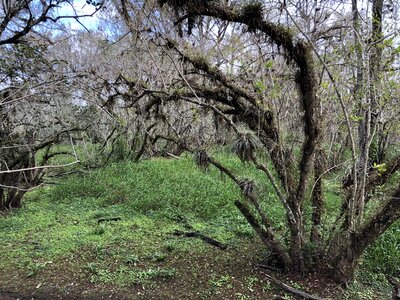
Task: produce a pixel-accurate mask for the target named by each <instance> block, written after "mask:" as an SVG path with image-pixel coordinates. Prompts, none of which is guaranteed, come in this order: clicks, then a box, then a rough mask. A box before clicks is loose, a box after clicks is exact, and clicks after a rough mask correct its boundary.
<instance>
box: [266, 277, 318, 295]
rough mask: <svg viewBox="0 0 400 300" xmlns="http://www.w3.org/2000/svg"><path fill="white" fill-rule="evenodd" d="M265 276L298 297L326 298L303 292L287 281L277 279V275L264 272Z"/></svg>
mask: <svg viewBox="0 0 400 300" xmlns="http://www.w3.org/2000/svg"><path fill="white" fill-rule="evenodd" d="M263 274H264V276H265V277H267V279H268V280H269V281H270V282H272V283H273V284H275V285H276V286H277V287H279V288H281V289H282V290H284V291H286V292H289V293H291V294H293V295H295V296H297V297H301V298H303V299H308V300H324V298H321V297H318V296H314V295H311V294H309V293H306V292H303V291H301V290H299V289H296V288H294V287H292V286H290V285H287V284H286V283H283V282H282V281H280V280H278V279H276V278H275V277H273V276H271V275H269V274H266V273H263Z"/></svg>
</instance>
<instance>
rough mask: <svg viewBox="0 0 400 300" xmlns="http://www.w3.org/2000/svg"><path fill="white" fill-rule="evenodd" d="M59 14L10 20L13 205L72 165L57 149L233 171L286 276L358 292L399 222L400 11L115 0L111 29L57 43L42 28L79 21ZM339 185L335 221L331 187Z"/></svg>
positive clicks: (7, 82)
mask: <svg viewBox="0 0 400 300" xmlns="http://www.w3.org/2000/svg"><path fill="white" fill-rule="evenodd" d="M16 3H19V2H16ZM29 3H31V2H29ZM33 3H36V2H35V1H32V5H33ZM43 3H47V2H43ZM43 3H42V5H43V7H42V10H37V9H35V10H34V9H33V7H32V8H30V6H29V5H28V6H23V7H22V6H21V7H19V6H18V5H17V6H15V7H13V8H10V9H9V10H8V11H7V10H4V12H5V13H4V15H3V16H2V17H3V20H2V23H1V24H2V25H1V27H0V28H1V29H2V31H0V37H1V41H3V42H1V43H2V45H5V46H2V48H1V52H2V54H4V56H3V57H7V59H1V61H0V62H1V65H2V69H1V72H2V78H3V79H2V82H1V84H2V92H1V95H2V96H1V100H0V101H1V103H0V105H1V106H0V113H1V118H2V119H1V132H0V134H1V136H2V137H7V139H4V138H2V139H1V143H0V147H1V153H0V159H1V173H0V179H1V181H0V183H1V186H0V193H1V194H0V197H1V198H0V199H1V205H2V206H3V207H19V206H20V205H21V199H22V196H23V194H24V193H25V192H26V191H27V190H29V189H30V188H31V187H34V186H37V185H38V184H40V182H41V180H42V177H43V175H44V174H45V170H46V168H42V167H40V166H41V165H45V164H46V163H47V161H49V160H50V159H51V158H52V157H54V156H55V155H57V154H60V153H62V151H61V152H60V151H58V152H57V151H52V150H51V146H53V145H54V144H70V145H72V146H74V145H76V143H78V142H79V141H80V142H84V143H87V144H90V145H96V147H94V148H93V151H94V153H95V156H97V155H98V154H104V155H103V157H104V159H103V160H102V161H101V163H107V162H109V161H112V160H113V159H129V160H134V161H139V160H140V159H142V158H146V157H150V156H154V155H170V156H174V157H175V156H179V155H180V154H181V153H182V152H183V151H189V152H192V153H193V155H194V157H195V161H196V162H197V163H198V164H199V165H200V166H201V167H202V168H204V169H207V168H208V167H209V166H214V167H216V168H218V169H219V170H220V171H221V172H223V173H225V174H226V175H227V176H228V177H229V178H230V179H232V180H233V181H234V182H235V183H236V184H237V186H238V188H240V189H241V190H242V194H243V197H242V199H232V201H233V202H234V203H235V205H236V206H237V208H238V209H239V210H240V212H241V213H242V214H243V215H244V216H245V217H246V219H247V220H248V222H249V224H250V225H251V226H252V227H253V228H254V230H255V231H256V232H257V234H258V235H259V237H260V238H261V240H262V241H263V242H264V244H265V246H266V247H267V248H268V249H269V251H270V252H271V253H272V256H271V257H273V260H271V264H272V263H273V264H274V267H278V268H281V269H283V270H292V271H298V272H303V273H304V272H309V271H317V272H325V273H327V274H329V275H330V276H331V277H332V278H334V279H335V280H337V281H339V282H347V281H348V280H350V279H351V278H352V276H353V273H354V270H355V268H356V266H357V263H358V261H359V259H360V257H361V255H362V254H363V253H364V251H365V249H366V248H367V247H368V246H370V245H371V244H372V243H373V242H374V241H375V240H376V239H377V238H378V237H379V236H380V235H381V234H383V233H384V232H385V230H387V229H388V228H389V226H391V225H392V224H393V223H394V222H395V221H396V220H398V219H399V217H400V200H399V199H400V186H399V183H398V178H399V177H398V176H399V173H398V171H399V168H400V153H399V142H400V140H399V136H400V135H399V130H400V128H399V125H400V124H399V121H398V119H399V113H400V109H399V107H400V105H399V100H398V97H397V96H396V95H398V92H399V86H400V85H399V77H398V58H399V53H400V50H399V49H400V48H399V44H398V40H397V39H396V38H395V36H396V33H397V31H398V28H396V27H395V26H394V24H395V23H394V22H395V20H396V18H397V16H396V14H395V13H396V11H395V9H394V8H395V6H394V4H393V5H392V4H390V3H385V2H384V1H383V0H374V1H372V2H370V1H365V3H364V2H363V1H362V3H358V1H352V5H351V6H349V5H343V4H341V3H334V2H332V1H328V0H320V1H314V2H313V3H309V2H307V1H298V2H293V3H291V2H290V3H289V2H288V3H287V2H280V1H276V3H275V2H271V1H268V2H266V1H265V2H263V1H248V2H247V1H245V2H243V1H237V2H235V1H231V2H230V1H195V0H193V1H173V0H170V1H168V0H165V1H122V0H121V1H119V0H114V1H111V2H104V3H102V4H100V3H99V4H97V3H95V6H96V7H98V8H99V12H98V18H99V20H100V21H99V22H100V26H101V28H100V29H101V30H98V31H95V30H93V31H95V32H85V31H81V32H78V33H76V35H71V34H67V33H65V32H64V33H63V32H60V33H59V34H57V35H51V34H49V33H48V32H47V33H46V31H45V29H43V28H42V29H40V30H35V28H37V27H35V26H37V25H39V24H41V23H42V22H45V21H51V22H53V21H58V20H60V19H62V18H63V16H56V15H52V14H51V9H52V8H53V5H56V4H55V3H52V2H51V1H50V3H49V4H46V5H44V4H43ZM33 11H35V12H38V11H41V12H40V13H39V14H38V15H36V16H35V15H34V14H33ZM43 14H44V16H43ZM26 16H28V18H27V17H26ZM64 17H65V16H64ZM12 18H17V19H18V21H15V22H14V23H12ZM73 18H74V19H78V20H79V18H78V16H76V15H75V16H73ZM23 22H26V23H23ZM10 24H14V25H10ZM16 28H20V29H16ZM50 116H51V117H50ZM216 144H218V145H226V144H229V145H233V146H232V147H233V150H234V152H235V153H236V154H237V155H238V156H239V158H240V159H241V160H242V161H243V162H245V163H250V164H253V165H254V166H255V167H256V168H258V169H259V170H260V171H261V172H263V173H264V174H265V180H267V181H270V183H271V185H272V186H273V188H274V191H275V194H276V195H275V197H276V198H277V199H279V201H280V203H281V205H282V207H283V208H284V210H285V212H286V218H285V220H283V221H284V222H285V224H286V230H285V231H283V232H282V231H280V230H277V228H276V224H273V223H272V221H271V218H270V216H269V212H268V202H269V201H270V200H269V199H261V198H259V196H258V194H257V191H256V189H255V188H254V183H253V182H252V180H251V179H246V178H242V177H241V175H240V174H235V173H234V172H233V171H231V170H229V169H228V168H227V167H226V166H224V165H222V164H221V163H220V162H218V161H217V160H216V159H215V158H213V157H212V156H210V155H209V153H208V150H209V148H210V147H214V146H215V145H216ZM21 145H23V146H21ZM41 149H44V151H45V152H43V153H44V155H42V157H43V159H42V160H41V161H40V162H38V161H37V152H38V151H43V150H41ZM74 155H75V158H76V161H78V160H79V158H78V157H76V153H75V154H74ZM18 169H24V170H25V171H18ZM16 170H17V171H16ZM337 174H340V175H341V176H343V180H342V181H341V187H340V188H338V191H337V192H338V194H340V196H341V199H342V203H341V204H340V206H339V207H337V211H336V214H335V215H334V216H333V218H332V212H327V211H326V199H325V195H326V192H325V191H324V181H325V180H326V179H328V178H330V176H333V175H337ZM377 191H379V193H377ZM18 193H21V194H20V195H21V196H17V194H18ZM12 199H14V200H12ZM13 201H15V203H17V204H14V202H13ZM328 214H329V218H328V217H327V215H328Z"/></svg>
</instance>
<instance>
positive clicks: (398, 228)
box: [363, 221, 400, 276]
mask: <svg viewBox="0 0 400 300" xmlns="http://www.w3.org/2000/svg"><path fill="white" fill-rule="evenodd" d="M363 264H364V266H365V267H367V268H368V269H370V270H373V271H375V272H377V273H385V274H391V275H394V276H396V275H399V274H400V221H397V222H396V223H394V224H393V225H392V226H391V228H390V229H388V230H387V231H386V232H385V234H383V235H382V236H381V237H380V238H379V239H378V240H377V241H376V242H375V243H374V244H373V245H372V246H371V247H370V248H369V249H368V250H367V252H366V253H365V255H364V260H363Z"/></svg>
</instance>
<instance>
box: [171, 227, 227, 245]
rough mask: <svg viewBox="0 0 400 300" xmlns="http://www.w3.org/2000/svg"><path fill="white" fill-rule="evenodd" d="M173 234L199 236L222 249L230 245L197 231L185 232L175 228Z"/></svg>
mask: <svg viewBox="0 0 400 300" xmlns="http://www.w3.org/2000/svg"><path fill="white" fill-rule="evenodd" d="M172 234H173V235H176V236H185V237H197V238H200V239H202V240H203V241H204V242H206V243H208V244H210V245H213V246H215V247H217V248H219V249H221V250H225V249H226V248H227V247H228V246H227V245H225V244H223V243H221V242H219V241H217V240H215V239H213V238H211V237H209V236H206V235H204V234H202V233H200V232H197V231H189V232H184V231H180V230H175V231H174V232H173V233H172Z"/></svg>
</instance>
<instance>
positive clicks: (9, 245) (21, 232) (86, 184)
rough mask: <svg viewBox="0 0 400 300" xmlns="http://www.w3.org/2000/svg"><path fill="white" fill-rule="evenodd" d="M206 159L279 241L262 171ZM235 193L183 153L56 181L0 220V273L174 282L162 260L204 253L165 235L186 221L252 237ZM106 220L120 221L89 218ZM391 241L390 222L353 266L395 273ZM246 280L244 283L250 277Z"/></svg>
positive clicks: (233, 240)
mask: <svg viewBox="0 0 400 300" xmlns="http://www.w3.org/2000/svg"><path fill="white" fill-rule="evenodd" d="M214 157H216V158H217V159H218V160H220V161H222V162H223V163H224V165H226V166H228V167H229V168H230V169H232V170H233V171H234V172H235V173H236V174H240V176H241V177H243V178H249V179H252V180H254V181H255V182H256V189H257V193H258V194H259V195H260V199H263V202H262V205H263V207H264V208H265V210H266V211H267V212H268V215H269V216H270V218H271V220H272V222H273V223H274V224H275V226H276V228H277V230H276V231H277V232H280V233H281V234H283V235H284V234H285V231H286V228H285V226H284V222H283V220H284V218H285V217H284V211H283V209H282V207H281V205H280V204H279V201H278V199H277V198H276V196H275V194H274V192H273V190H272V188H271V186H270V184H269V182H268V181H267V180H266V179H265V177H264V175H263V174H262V173H261V172H260V171H258V170H256V169H255V168H254V167H252V166H250V165H247V164H242V163H241V162H240V161H239V159H238V158H236V157H234V156H232V155H229V154H227V153H224V152H218V153H214ZM337 190H338V186H337V184H336V183H334V182H327V183H326V191H327V195H326V197H327V211H328V214H327V216H326V218H327V219H328V220H329V221H333V217H332V216H333V212H335V211H337V209H338V207H339V205H340V197H339V196H338V195H337ZM240 197H241V195H240V192H239V190H238V188H237V187H236V186H234V185H233V183H232V182H231V181H230V180H229V178H227V177H226V176H225V175H222V174H220V172H219V171H217V170H216V169H215V168H210V170H209V171H208V172H203V171H201V170H199V168H197V167H196V166H195V164H194V163H193V159H192V157H191V156H183V157H182V158H180V159H179V160H167V159H151V160H147V161H143V162H141V163H139V164H134V163H131V162H119V163H113V164H111V165H109V166H107V167H105V168H102V169H99V170H96V171H93V172H90V173H83V174H76V175H71V176H69V177H66V178H64V179H58V180H57V182H56V185H52V186H50V187H46V188H42V189H38V190H36V191H33V192H31V193H29V194H28V195H27V197H26V199H25V202H24V203H25V207H24V208H23V209H21V210H18V211H14V212H12V213H10V214H8V215H6V216H3V217H1V218H0V253H2V259H1V260H0V273H3V272H4V273H6V272H14V273H15V272H16V273H18V275H16V276H22V277H25V278H36V277H38V278H42V277H40V276H44V274H46V272H53V271H51V270H52V269H53V268H58V267H59V266H63V267H65V269H66V270H67V271H68V270H69V272H71V274H73V275H71V276H77V278H88V279H89V281H90V282H91V283H93V284H103V285H104V284H113V285H116V286H121V287H124V286H133V285H136V284H139V283H140V284H146V283H151V282H152V281H154V280H166V279H168V278H173V277H179V276H181V275H180V274H179V271H178V270H176V269H175V267H174V266H173V265H171V260H173V259H174V258H175V257H179V256H180V255H183V256H191V255H197V254H201V253H206V252H207V251H208V250H209V249H210V245H207V244H205V243H204V242H202V241H201V240H199V239H187V238H181V237H175V236H172V235H171V232H173V231H174V230H177V229H178V230H185V224H187V223H189V224H190V225H191V226H193V228H194V230H199V231H201V232H203V233H205V234H207V235H209V236H212V237H214V238H215V239H217V240H220V241H221V242H223V243H226V244H228V245H231V246H235V247H238V248H240V247H241V245H242V244H243V243H249V241H250V243H254V241H255V240H257V239H256V238H255V234H254V232H253V230H252V229H251V228H250V226H249V225H248V224H247V223H246V221H245V220H244V218H243V217H242V216H241V215H240V214H239V212H238V211H237V209H236V207H235V206H234V204H233V202H234V200H236V199H239V198H240ZM308 213H311V212H308ZM115 217H118V218H120V220H117V221H105V222H101V223H99V222H98V221H99V219H102V218H115ZM397 225H398V224H397ZM399 239H400V233H399V230H398V226H393V227H392V228H391V229H390V230H389V231H388V233H387V234H385V235H384V236H382V237H381V239H380V240H379V241H378V242H377V243H376V244H375V245H374V246H373V247H372V248H371V249H370V250H369V251H368V252H367V254H366V255H365V259H364V262H363V266H362V268H364V269H366V270H368V271H369V272H375V273H376V274H377V273H379V272H387V273H391V274H396V272H399V267H398V266H399V265H400V254H399V253H400V251H399V250H400V249H399V244H400V240H399ZM67 271H66V272H67ZM54 272H55V271H54ZM397 274H398V273H397ZM216 276H217V275H216ZM218 276H220V277H215V278H211V279H210V280H211V281H210V282H211V283H210V284H211V285H212V289H213V292H215V291H214V290H216V291H218V290H219V289H220V288H221V287H227V286H229V285H230V282H229V280H227V278H228V277H226V276H225V275H221V274H218ZM221 276H222V277H221ZM224 276H225V277H224ZM369 278H371V277H369ZM249 280H250V279H249ZM251 280H252V281H251V282H250V283H247V285H248V286H253V285H254V284H255V282H256V281H257V279H254V278H253V279H251ZM253 281H254V282H253ZM364 281H365V280H364ZM228 290H229V289H228ZM250 290H251V289H250ZM354 293H358V291H357V289H356V288H354Z"/></svg>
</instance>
